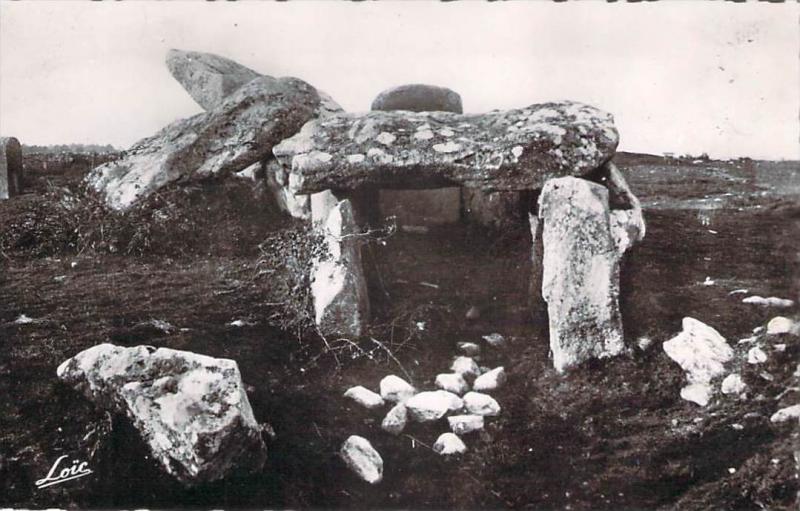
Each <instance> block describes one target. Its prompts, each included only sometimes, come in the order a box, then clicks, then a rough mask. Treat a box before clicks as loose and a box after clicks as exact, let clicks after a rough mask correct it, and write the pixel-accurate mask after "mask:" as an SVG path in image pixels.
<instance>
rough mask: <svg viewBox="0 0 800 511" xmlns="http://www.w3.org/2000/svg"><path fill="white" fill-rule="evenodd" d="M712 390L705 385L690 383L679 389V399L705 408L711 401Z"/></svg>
mask: <svg viewBox="0 0 800 511" xmlns="http://www.w3.org/2000/svg"><path fill="white" fill-rule="evenodd" d="M712 394H713V390H712V389H711V386H710V385H709V384H707V383H691V384H689V385H687V386H685V387H683V388H682V389H681V397H682V398H683V399H685V400H686V401H691V402H692V403H696V404H698V405H700V406H706V405H707V404H708V402H709V401H710V400H711V395H712Z"/></svg>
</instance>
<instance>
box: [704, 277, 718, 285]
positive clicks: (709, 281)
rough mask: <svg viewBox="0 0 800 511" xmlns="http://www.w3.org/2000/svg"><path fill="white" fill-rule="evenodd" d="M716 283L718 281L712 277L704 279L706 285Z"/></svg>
mask: <svg viewBox="0 0 800 511" xmlns="http://www.w3.org/2000/svg"><path fill="white" fill-rule="evenodd" d="M716 283H717V282H716V281H715V280H712V279H711V277H706V280H704V281H703V285H704V286H713V285H714V284H716Z"/></svg>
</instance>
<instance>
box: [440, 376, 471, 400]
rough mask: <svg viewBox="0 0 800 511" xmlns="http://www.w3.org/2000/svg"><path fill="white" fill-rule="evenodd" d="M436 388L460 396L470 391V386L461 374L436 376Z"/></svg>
mask: <svg viewBox="0 0 800 511" xmlns="http://www.w3.org/2000/svg"><path fill="white" fill-rule="evenodd" d="M436 387H437V388H440V389H442V390H446V391H447V392H452V393H453V394H458V395H459V396H460V395H461V394H463V393H464V392H467V391H468V390H469V384H467V380H465V379H464V377H463V376H461V375H460V374H459V373H442V374H439V375H437V376H436Z"/></svg>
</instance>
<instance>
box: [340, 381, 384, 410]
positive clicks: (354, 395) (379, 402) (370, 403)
mask: <svg viewBox="0 0 800 511" xmlns="http://www.w3.org/2000/svg"><path fill="white" fill-rule="evenodd" d="M344 397H348V398H350V399H352V400H353V401H355V402H356V403H358V404H360V405H361V406H363V407H365V408H369V409H370V410H372V409H375V408H380V407H381V406H383V398H382V397H381V396H380V394H377V393H375V392H372V391H371V390H369V389H368V388H366V387H362V386H361V385H359V386H357V387H352V388H349V389H347V392H345V393H344Z"/></svg>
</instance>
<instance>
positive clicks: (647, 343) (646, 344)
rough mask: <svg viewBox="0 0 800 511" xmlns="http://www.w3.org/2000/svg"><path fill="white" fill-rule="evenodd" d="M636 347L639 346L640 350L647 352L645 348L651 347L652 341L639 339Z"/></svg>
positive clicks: (643, 338)
mask: <svg viewBox="0 0 800 511" xmlns="http://www.w3.org/2000/svg"><path fill="white" fill-rule="evenodd" d="M636 345H637V346H639V349H640V350H642V351H647V348H649V347H650V346H652V345H653V340H652V339H650V338H649V337H639V339H638V340H637V341H636Z"/></svg>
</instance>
